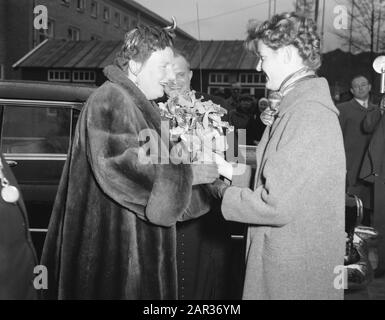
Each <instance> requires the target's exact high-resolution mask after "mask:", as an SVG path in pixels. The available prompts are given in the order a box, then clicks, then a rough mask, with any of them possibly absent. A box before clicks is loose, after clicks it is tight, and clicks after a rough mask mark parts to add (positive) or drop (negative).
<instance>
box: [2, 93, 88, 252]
mask: <svg viewBox="0 0 385 320" xmlns="http://www.w3.org/2000/svg"><path fill="white" fill-rule="evenodd" d="M0 108H1V151H2V153H3V155H4V157H5V159H6V161H7V163H8V164H9V165H10V167H11V169H12V171H13V173H14V175H15V177H16V179H17V181H18V183H19V186H20V188H21V192H22V195H23V198H24V201H25V204H26V207H27V211H28V217H29V225H30V231H31V234H32V240H33V242H34V244H35V248H36V251H37V254H38V256H39V257H40V255H41V251H42V247H43V244H44V239H45V235H46V232H47V228H48V223H49V219H50V215H51V212H52V207H53V203H54V200H55V196H56V192H57V188H58V185H59V181H60V177H61V173H62V170H63V166H64V163H65V160H66V158H67V152H68V148H69V146H70V145H71V140H72V132H73V130H74V127H75V124H76V119H77V117H78V115H79V112H80V111H79V110H80V108H81V104H74V103H65V102H47V101H12V100H4V101H1V100H0Z"/></svg>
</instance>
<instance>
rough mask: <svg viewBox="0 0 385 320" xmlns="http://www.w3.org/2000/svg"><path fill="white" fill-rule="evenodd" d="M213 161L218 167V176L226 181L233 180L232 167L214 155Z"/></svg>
mask: <svg viewBox="0 0 385 320" xmlns="http://www.w3.org/2000/svg"><path fill="white" fill-rule="evenodd" d="M214 161H215V163H216V164H217V165H218V171H219V174H220V175H221V176H223V177H225V178H226V179H228V180H232V178H233V166H232V164H231V163H230V162H228V161H226V160H225V159H224V158H223V157H221V156H220V155H219V154H217V153H214Z"/></svg>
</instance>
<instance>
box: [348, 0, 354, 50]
mask: <svg viewBox="0 0 385 320" xmlns="http://www.w3.org/2000/svg"><path fill="white" fill-rule="evenodd" d="M354 5H355V3H354V0H352V13H351V17H352V18H351V22H350V35H349V38H350V39H349V52H350V53H352V41H353V20H354Z"/></svg>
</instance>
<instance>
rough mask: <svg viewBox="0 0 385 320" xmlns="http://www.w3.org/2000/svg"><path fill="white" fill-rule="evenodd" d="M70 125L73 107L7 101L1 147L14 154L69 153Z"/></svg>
mask: <svg viewBox="0 0 385 320" xmlns="http://www.w3.org/2000/svg"><path fill="white" fill-rule="evenodd" d="M70 126H71V110H70V109H66V108H60V107H53V106H49V107H36V106H15V105H12V106H10V105H5V106H4V108H3V119H2V141H1V150H2V152H3V153H11V154H66V153H67V150H68V146H69V143H70V132H71V129H70Z"/></svg>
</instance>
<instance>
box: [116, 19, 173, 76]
mask: <svg viewBox="0 0 385 320" xmlns="http://www.w3.org/2000/svg"><path fill="white" fill-rule="evenodd" d="M174 37H175V34H174V31H173V29H169V28H160V27H156V26H147V25H140V26H137V27H136V28H135V29H132V30H131V31H129V32H127V33H126V34H125V37H124V43H123V46H122V47H121V49H120V51H119V52H118V53H117V55H116V57H115V61H114V64H115V65H116V66H118V67H119V68H120V69H122V70H123V71H125V72H126V71H127V69H128V64H129V62H130V60H134V61H135V62H141V63H144V62H145V61H147V59H148V58H149V57H150V56H151V54H152V53H153V52H154V51H157V50H163V49H165V48H166V47H171V48H173V47H174V43H173V38H174Z"/></svg>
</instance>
